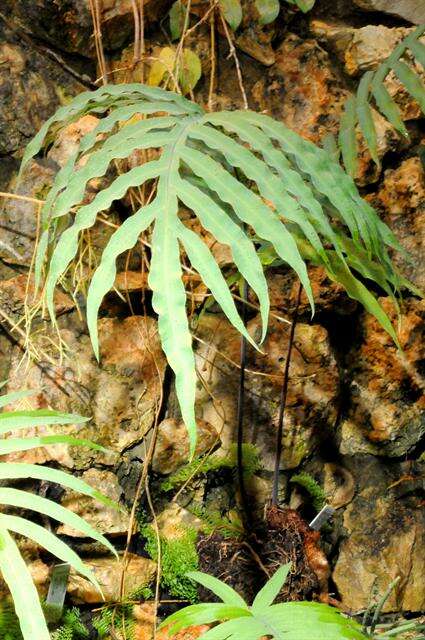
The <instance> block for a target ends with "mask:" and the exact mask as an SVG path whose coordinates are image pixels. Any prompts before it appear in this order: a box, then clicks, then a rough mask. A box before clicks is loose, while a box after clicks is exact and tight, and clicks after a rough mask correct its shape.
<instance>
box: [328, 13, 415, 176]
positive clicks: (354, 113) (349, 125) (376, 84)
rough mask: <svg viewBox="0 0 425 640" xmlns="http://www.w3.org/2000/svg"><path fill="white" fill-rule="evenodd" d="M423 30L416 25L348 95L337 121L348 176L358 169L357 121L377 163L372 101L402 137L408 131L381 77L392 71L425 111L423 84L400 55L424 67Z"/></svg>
mask: <svg viewBox="0 0 425 640" xmlns="http://www.w3.org/2000/svg"><path fill="white" fill-rule="evenodd" d="M424 33H425V25H423V24H422V25H419V26H418V27H417V28H416V29H415V30H414V31H412V33H410V34H409V35H408V36H407V37H406V38H404V40H402V42H400V43H399V44H398V45H397V47H395V49H394V51H393V52H392V53H391V55H390V56H389V57H388V58H387V59H386V60H385V61H384V62H383V63H382V64H381V65H380V66H379V67H378V69H377V70H376V71H367V72H366V73H365V74H364V75H363V76H362V78H361V80H360V83H359V87H358V90H357V94H356V96H351V97H350V98H348V99H347V101H346V104H345V108H344V112H343V115H342V117H341V123H340V133H339V145H340V148H341V152H342V157H343V161H344V166H345V168H346V169H347V171H348V172H349V174H350V175H351V176H353V177H354V176H355V175H356V171H357V142H356V127H357V125H359V128H360V131H361V132H362V134H363V137H364V140H365V142H366V145H367V148H368V149H369V151H370V155H371V157H372V159H373V161H374V162H375V164H376V165H378V166H379V164H380V162H379V157H378V149H377V133H376V126H375V123H374V119H373V115H372V106H371V104H372V102H374V103H375V106H376V107H377V109H378V111H379V112H380V113H381V114H382V115H383V116H385V118H386V119H387V120H388V122H390V123H391V124H392V125H393V127H394V128H395V129H396V130H397V131H398V132H399V133H401V135H403V136H404V137H407V136H408V131H407V129H406V126H405V124H404V122H403V119H402V116H401V113H400V109H399V108H398V106H397V104H396V102H395V101H394V100H393V98H392V97H391V95H390V93H389V92H388V90H387V88H386V87H385V85H384V81H385V79H386V77H387V76H388V74H389V73H390V72H391V71H393V72H394V74H395V75H396V77H397V78H398V80H399V81H400V82H401V84H402V85H403V86H404V87H405V89H406V90H407V91H408V93H409V94H410V95H411V96H412V98H414V99H415V100H416V102H417V103H418V105H419V107H420V109H421V111H422V113H423V114H424V115H425V85H424V83H423V81H422V79H421V78H420V76H419V75H418V74H417V72H416V70H415V69H414V68H413V66H411V65H410V64H409V63H407V62H406V61H403V58H406V54H409V55H410V56H411V57H413V58H414V59H415V60H417V61H418V62H419V63H420V64H421V65H422V66H423V67H424V68H425V46H424V45H423V44H422V42H420V40H419V38H421V37H422V36H423V34H424Z"/></svg>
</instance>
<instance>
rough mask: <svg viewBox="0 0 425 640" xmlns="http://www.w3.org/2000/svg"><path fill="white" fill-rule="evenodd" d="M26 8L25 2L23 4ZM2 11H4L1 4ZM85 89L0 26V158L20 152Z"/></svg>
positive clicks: (2, 24) (66, 73) (35, 50)
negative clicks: (60, 108) (67, 98)
mask: <svg viewBox="0 0 425 640" xmlns="http://www.w3.org/2000/svg"><path fill="white" fill-rule="evenodd" d="M25 5H26V6H27V7H28V3H27V2H25ZM2 10H3V11H5V9H4V8H3V5H2ZM83 88H84V87H82V85H81V84H80V83H79V82H77V81H76V80H75V78H74V77H73V76H72V75H70V74H69V73H68V72H66V71H64V70H63V69H62V67H60V66H59V65H57V64H55V63H54V62H53V61H52V60H51V59H50V58H48V57H46V56H43V55H42V54H41V53H40V52H39V51H38V50H37V49H33V48H31V47H30V46H29V45H28V44H26V41H24V40H21V39H18V38H17V37H16V36H15V35H13V34H12V33H11V31H10V30H9V29H8V28H7V27H5V26H4V23H3V22H1V23H0V92H1V98H2V99H1V102H0V156H4V155H6V154H11V153H15V152H16V151H18V150H20V149H21V148H22V147H23V146H24V145H25V144H26V143H27V142H28V141H29V139H30V138H31V137H32V136H33V135H34V134H35V133H36V131H38V129H39V128H40V127H41V125H42V124H43V123H44V121H45V120H47V118H48V117H49V116H51V115H52V113H53V112H54V111H55V109H56V108H57V107H58V106H60V104H61V102H62V100H63V99H64V97H65V96H69V95H71V96H73V95H75V94H76V93H78V92H79V91H81V90H82V89H83Z"/></svg>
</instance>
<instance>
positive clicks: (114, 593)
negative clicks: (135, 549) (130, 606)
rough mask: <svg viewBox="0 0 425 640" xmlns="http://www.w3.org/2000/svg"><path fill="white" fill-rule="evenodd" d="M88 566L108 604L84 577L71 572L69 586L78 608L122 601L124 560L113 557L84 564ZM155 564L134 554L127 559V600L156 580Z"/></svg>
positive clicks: (87, 561)
mask: <svg viewBox="0 0 425 640" xmlns="http://www.w3.org/2000/svg"><path fill="white" fill-rule="evenodd" d="M85 563H86V565H87V566H88V568H89V569H91V571H93V573H94V575H95V576H96V578H97V580H98V582H99V584H100V586H101V588H102V591H103V595H104V596H105V600H103V599H102V595H101V594H100V593H99V591H97V589H96V588H95V587H94V586H93V585H92V584H91V582H89V581H88V580H87V579H86V578H84V577H83V576H80V575H78V574H76V573H75V572H74V571H73V570H71V573H70V576H69V582H68V588H67V591H68V594H69V596H70V598H71V601H72V602H74V603H76V604H98V603H102V602H118V601H119V599H120V597H119V596H120V582H121V572H122V558H120V560H117V559H116V558H114V557H113V556H107V557H101V558H92V559H87V560H85ZM155 571H156V563H155V562H153V560H150V559H149V558H142V557H141V556H137V555H135V554H134V553H130V554H129V555H128V562H127V565H126V570H125V579H124V596H127V597H128V596H129V595H130V594H131V593H134V591H136V589H139V588H141V587H144V586H148V585H149V584H150V583H151V582H152V580H153V579H154V577H155Z"/></svg>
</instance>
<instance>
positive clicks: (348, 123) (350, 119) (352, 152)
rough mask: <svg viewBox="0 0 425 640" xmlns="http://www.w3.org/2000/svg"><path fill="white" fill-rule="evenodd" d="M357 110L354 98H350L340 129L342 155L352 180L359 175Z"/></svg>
mask: <svg viewBox="0 0 425 640" xmlns="http://www.w3.org/2000/svg"><path fill="white" fill-rule="evenodd" d="M356 125H357V110H356V99H355V98H354V96H351V97H350V98H348V100H347V101H346V103H345V106H344V112H343V114H342V116H341V124H340V127H339V136H338V143H339V146H340V149H341V153H342V159H343V161H344V166H345V168H346V169H347V171H348V173H349V174H350V176H351V177H352V178H355V176H356V173H357V141H356Z"/></svg>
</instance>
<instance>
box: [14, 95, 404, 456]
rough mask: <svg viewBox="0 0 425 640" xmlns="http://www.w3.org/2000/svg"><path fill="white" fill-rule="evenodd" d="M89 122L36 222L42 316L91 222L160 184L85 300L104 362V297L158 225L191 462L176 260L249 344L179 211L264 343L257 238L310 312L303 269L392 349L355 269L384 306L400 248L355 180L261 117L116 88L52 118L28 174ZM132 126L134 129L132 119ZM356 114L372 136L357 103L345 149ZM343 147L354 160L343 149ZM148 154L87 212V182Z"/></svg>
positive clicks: (186, 356)
mask: <svg viewBox="0 0 425 640" xmlns="http://www.w3.org/2000/svg"><path fill="white" fill-rule="evenodd" d="M364 87H366V83H364ZM365 90H366V89H365ZM92 111H94V112H96V114H99V113H101V114H102V113H104V114H106V113H107V112H108V115H107V116H106V117H103V118H102V119H101V120H100V122H99V124H98V126H97V127H96V129H95V130H94V131H92V132H91V133H89V134H87V135H86V136H85V137H83V139H82V140H81V142H80V146H79V149H78V151H77V152H76V153H75V154H74V155H73V156H72V157H71V158H70V159H69V161H68V163H67V164H66V165H65V166H64V167H63V169H61V171H59V173H58V174H57V176H56V179H55V182H54V183H53V185H52V188H51V191H50V193H49V195H48V197H47V201H46V204H45V206H44V208H43V212H42V241H41V242H40V243H39V247H38V255H37V260H36V264H37V270H38V273H41V266H42V265H43V263H44V262H45V259H46V256H47V255H50V256H51V257H50V258H49V260H48V268H47V279H46V286H45V291H46V298H47V306H48V308H49V310H50V313H51V316H52V318H53V319H54V307H53V293H54V290H55V287H56V286H57V284H58V282H60V281H63V276H64V275H65V274H66V272H67V270H68V268H69V265H70V263H71V262H72V260H73V259H74V257H75V254H76V252H77V250H78V240H79V235H80V233H81V232H83V231H84V230H86V229H89V228H90V227H92V226H93V225H94V224H95V222H96V218H97V215H98V214H99V213H100V212H101V211H105V210H108V209H109V208H110V207H111V205H112V203H113V202H114V200H117V199H120V198H122V197H123V196H124V195H125V193H126V192H127V191H128V190H129V189H130V188H132V187H139V186H141V185H143V184H147V183H150V184H156V195H155V197H154V198H153V199H152V201H151V202H150V203H149V204H147V205H145V206H142V207H141V208H140V209H139V210H138V211H136V212H135V213H133V214H132V215H130V216H129V217H128V218H127V219H126V221H125V222H124V223H123V225H122V226H121V227H120V228H119V229H118V230H117V231H116V232H115V233H114V234H113V235H112V237H111V238H110V240H109V243H108V245H107V246H106V248H105V250H104V252H103V255H102V257H101V261H100V264H99V266H98V267H97V270H96V271H95V273H94V275H93V277H92V281H91V285H90V288H89V293H88V299H87V322H88V326H89V331H90V337H91V340H92V344H93V348H94V351H95V353H96V356H99V344H98V334H97V316H98V311H99V308H100V305H101V302H102V299H103V297H104V296H105V294H106V293H107V292H108V291H109V290H110V288H111V287H112V285H113V282H114V279H115V275H116V266H115V262H116V259H117V258H118V256H119V255H120V254H121V253H123V252H125V251H127V250H128V249H130V248H131V247H133V246H134V245H135V243H136V242H137V240H138V237H139V235H140V234H141V233H142V232H143V231H145V230H147V229H148V228H150V227H153V230H152V241H151V252H152V256H151V268H150V273H149V285H150V287H151V289H152V292H153V298H152V304H153V308H154V310H155V311H156V313H157V314H158V323H159V324H158V326H159V333H160V337H161V342H162V347H163V349H164V352H165V354H166V356H167V359H168V362H169V364H170V366H171V367H172V369H173V371H174V373H175V377H176V390H177V396H178V399H179V403H180V407H181V412H182V416H183V419H184V421H185V423H186V426H187V428H188V430H189V435H190V443H191V452H192V454H193V452H194V450H195V442H196V420H195V413H194V400H195V387H196V376H195V360H194V354H193V349H192V339H191V334H190V330H189V324H188V319H187V314H186V291H185V288H184V284H183V281H182V266H181V257H180V252H181V250H182V248H183V249H184V250H185V251H186V253H187V256H188V258H189V260H190V262H191V265H192V268H194V269H195V270H196V271H198V273H199V275H200V277H201V279H202V280H203V281H204V282H205V284H206V285H207V287H208V288H209V289H210V291H211V293H212V294H213V296H214V297H215V298H216V300H217V302H218V303H219V304H220V306H221V308H222V309H223V312H224V313H225V314H226V316H227V317H228V319H229V321H230V322H231V323H232V324H233V325H234V326H235V327H236V329H237V330H238V331H240V332H241V333H242V334H244V335H245V337H246V338H247V340H249V341H250V342H251V343H253V340H252V338H251V336H250V335H249V334H248V333H247V331H246V329H245V327H244V324H243V322H242V319H241V318H240V316H239V314H238V311H237V308H236V306H235V304H234V302H233V298H232V295H231V292H230V291H229V288H228V285H227V283H226V279H225V277H224V276H223V274H222V273H221V271H220V268H219V266H218V265H217V264H216V262H215V260H214V258H213V256H212V254H211V253H210V251H209V249H208V248H207V246H206V244H205V243H204V242H203V240H202V239H201V238H199V237H197V236H196V235H195V234H194V232H193V231H191V230H190V229H189V228H188V227H187V226H185V224H184V222H183V220H182V219H181V218H180V216H179V208H180V205H185V206H186V207H188V208H189V209H190V211H191V212H192V215H193V216H194V217H197V218H198V220H199V222H200V223H201V225H202V226H203V228H204V229H205V230H206V231H207V232H208V233H210V234H211V235H212V236H214V238H215V239H216V240H217V241H219V242H221V243H225V244H227V245H228V246H229V248H230V250H231V252H232V256H233V260H234V264H235V267H236V268H237V269H238V270H239V271H240V273H241V275H242V276H243V277H244V278H245V279H246V281H247V283H248V284H249V286H250V287H251V289H252V290H253V292H254V293H255V294H256V296H257V298H258V302H259V307H260V314H261V318H262V322H263V336H262V338H264V336H265V333H266V330H267V324H268V314H269V298H268V291H267V284H266V279H265V276H264V273H263V267H262V265H261V260H260V257H259V254H258V253H257V248H256V245H255V242H256V239H260V240H261V241H266V242H268V243H269V244H270V246H271V248H272V250H273V251H274V252H275V253H276V256H277V257H278V258H279V260H281V261H282V262H284V263H285V264H287V265H289V266H290V267H291V268H292V269H293V270H294V271H295V272H296V274H297V276H298V278H299V279H300V281H301V283H302V285H303V287H304V289H305V291H306V294H307V296H308V299H309V301H310V305H311V309H312V312H313V311H314V299H313V293H312V288H311V284H310V281H309V277H308V272H307V265H306V260H313V261H314V262H315V264H320V265H322V266H323V267H324V268H325V269H326V270H327V272H328V273H329V275H330V277H332V278H333V279H335V280H337V281H338V282H341V283H342V284H343V286H345V287H346V289H347V292H348V294H349V295H351V296H353V297H355V298H356V299H358V300H360V301H361V302H362V303H363V304H365V306H366V307H367V308H368V310H369V311H370V312H371V313H373V314H374V315H375V317H376V318H377V319H378V321H379V322H380V323H381V324H382V325H383V326H384V327H385V328H386V330H387V331H389V332H390V333H391V335H392V337H393V338H394V339H396V337H395V333H394V331H393V329H392V326H391V323H390V321H389V320H388V318H387V316H386V315H385V313H384V312H383V310H382V308H381V307H380V305H379V303H378V302H377V300H376V298H375V297H374V296H373V295H372V294H371V293H369V292H368V291H367V289H366V288H365V287H364V285H363V284H362V283H361V282H360V281H359V280H358V279H357V278H356V276H355V275H354V273H353V271H357V272H358V273H360V274H361V275H362V276H363V277H367V278H369V279H371V280H374V281H376V282H378V284H379V285H380V286H381V287H383V288H384V290H385V291H386V292H387V293H388V294H389V295H393V292H394V291H398V290H399V289H400V286H401V283H402V280H401V279H400V278H399V276H398V275H397V274H396V272H395V271H394V269H393V267H392V265H391V262H390V260H389V257H388V253H387V249H388V248H389V247H392V248H394V247H397V246H398V245H397V242H396V240H395V238H394V236H393V235H392V233H391V232H390V230H389V229H388V228H387V227H386V226H385V225H384V224H383V223H382V222H381V221H380V220H379V218H378V216H377V215H376V213H375V212H374V211H373V209H372V208H371V207H370V206H369V205H368V204H367V203H366V202H365V201H364V200H362V198H361V197H360V195H359V193H358V191H357V188H356V186H355V184H354V182H353V181H352V179H351V178H350V177H349V176H348V175H347V174H346V173H345V172H344V171H343V170H342V169H341V167H340V166H339V165H338V164H337V163H336V162H334V161H332V160H331V159H330V158H329V156H328V154H327V153H326V152H325V151H324V150H322V149H319V148H318V147H316V146H315V145H313V144H312V143H310V142H308V141H307V140H304V139H303V138H301V137H300V136H298V135H297V134H295V133H294V132H292V131H290V130H289V129H288V128H287V127H285V125H283V124H282V123H279V122H276V121H274V120H273V119H272V118H270V117H268V116H265V115H260V114H257V113H253V112H250V111H234V112H222V113H214V114H207V113H205V112H204V111H203V110H202V109H201V108H200V107H199V106H197V105H195V104H193V103H192V102H189V101H188V100H186V99H184V98H182V97H181V96H178V95H176V94H174V93H172V92H168V91H164V90H162V89H158V88H153V87H145V86H144V85H141V84H140V85H139V84H129V85H126V84H124V85H113V86H105V87H102V88H101V89H98V90H97V91H94V92H92V93H84V94H81V95H79V96H77V98H75V99H74V100H73V101H72V102H71V103H70V104H69V105H67V106H66V107H63V108H61V109H59V111H58V112H57V113H56V114H55V115H54V116H52V118H51V119H50V120H49V121H48V122H47V123H46V124H45V125H44V126H43V128H42V129H41V130H40V132H39V133H38V134H37V136H36V137H35V138H34V140H33V141H32V142H30V144H29V145H28V147H27V150H26V152H25V156H24V160H23V166H24V165H25V164H26V163H27V162H28V161H29V160H30V158H31V157H33V156H34V155H35V154H37V153H38V152H39V151H40V150H41V148H42V146H43V144H45V142H46V140H47V139H50V138H51V135H52V133H54V132H56V131H57V130H58V128H60V127H61V126H65V125H66V124H68V123H69V122H72V121H75V120H77V119H78V118H80V117H81V116H82V115H85V114H87V113H90V112H92ZM137 114H140V115H141V116H142V118H141V119H138V120H136V121H134V116H137ZM355 114H358V116H359V117H360V118H361V119H362V121H363V122H364V123H365V126H366V125H367V126H369V125H370V118H369V115H370V114H369V112H368V111H367V110H364V109H363V111H362V110H361V109H360V108H356V106H355V105H354V103H353V104H352V105H351V107H350V118H348V116H347V119H348V121H347V126H346V134H345V135H347V136H348V138H347V139H349V140H351V138H350V134H349V126H350V123H351V120H352V119H353V118H354V117H355ZM350 119H351V120H350ZM99 134H101V136H99ZM372 139H373V132H370V140H371V141H372ZM347 147H348V148H351V151H350V153H351V155H352V156H353V154H354V151H353V144H352V140H351V142H350V145H347ZM150 148H152V149H158V150H159V151H158V153H157V154H156V157H157V158H158V159H155V160H150V161H148V162H146V163H145V164H142V165H141V166H136V167H134V168H132V169H130V170H128V171H127V172H126V173H123V174H122V175H119V176H118V177H116V178H115V179H114V180H113V181H112V182H111V184H109V186H107V187H106V188H104V189H103V190H101V191H100V192H99V193H97V194H96V196H95V197H94V199H93V200H92V201H91V202H89V203H88V204H82V201H83V198H84V193H85V189H86V186H87V184H88V183H89V181H90V180H91V179H92V178H93V177H99V176H102V175H104V174H105V173H106V171H107V169H108V167H109V165H110V163H111V162H112V161H113V160H115V159H117V158H125V157H127V156H128V155H129V154H130V153H132V152H133V151H134V150H136V149H150ZM74 208H77V212H76V214H75V216H74V218H73V221H72V223H71V224H70V225H68V227H67V228H66V230H64V231H63V232H62V234H61V235H59V234H58V233H57V229H58V228H59V225H58V222H59V221H60V219H61V218H62V217H63V216H64V215H67V214H69V213H70V212H71V211H73V210H74ZM56 236H57V237H56ZM353 256H354V257H353ZM359 256H363V257H362V258H361V259H359ZM376 274H378V275H376Z"/></svg>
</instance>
